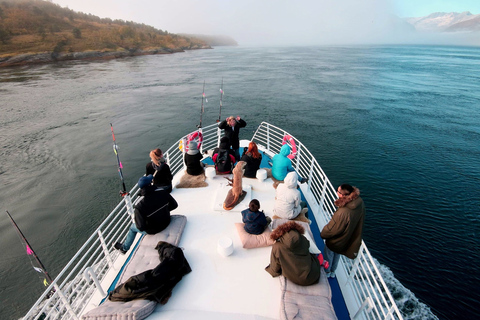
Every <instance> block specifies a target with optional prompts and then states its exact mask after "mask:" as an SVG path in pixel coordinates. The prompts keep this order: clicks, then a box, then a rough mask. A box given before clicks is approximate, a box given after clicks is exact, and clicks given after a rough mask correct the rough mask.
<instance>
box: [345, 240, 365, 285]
mask: <svg viewBox="0 0 480 320" xmlns="http://www.w3.org/2000/svg"><path fill="white" fill-rule="evenodd" d="M362 249H363V241H362V245H361V246H360V249H359V250H358V252H359V253H360V254H359V255H358V256H357V257H356V258H355V262H354V263H353V266H352V268H351V269H350V272H349V273H350V274H349V276H348V279H347V282H345V285H348V284H350V283H351V282H352V280H353V276H354V275H355V274H356V273H357V270H358V268H359V266H360V260H361V259H363V256H364V255H363V250H362Z"/></svg>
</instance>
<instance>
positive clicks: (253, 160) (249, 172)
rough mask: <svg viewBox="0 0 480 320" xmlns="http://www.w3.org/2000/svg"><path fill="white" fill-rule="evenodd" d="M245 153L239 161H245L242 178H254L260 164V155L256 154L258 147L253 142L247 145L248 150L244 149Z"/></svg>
mask: <svg viewBox="0 0 480 320" xmlns="http://www.w3.org/2000/svg"><path fill="white" fill-rule="evenodd" d="M245 149H246V150H245V152H244V153H243V155H242V159H241V161H245V163H246V164H245V167H243V169H244V170H245V172H244V173H243V176H244V177H246V178H256V177H257V170H258V169H260V163H261V162H262V155H261V154H260V152H258V147H257V144H256V143H255V142H253V141H252V142H250V143H249V144H248V149H247V148H245Z"/></svg>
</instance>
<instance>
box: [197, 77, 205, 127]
mask: <svg viewBox="0 0 480 320" xmlns="http://www.w3.org/2000/svg"><path fill="white" fill-rule="evenodd" d="M204 98H205V102H208V100H207V97H206V96H205V80H203V93H202V107H201V109H200V124H199V125H198V126H197V128H199V129H200V128H201V127H202V116H203V111H204V109H203V99H204Z"/></svg>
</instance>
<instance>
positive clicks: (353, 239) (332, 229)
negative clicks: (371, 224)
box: [320, 183, 365, 278]
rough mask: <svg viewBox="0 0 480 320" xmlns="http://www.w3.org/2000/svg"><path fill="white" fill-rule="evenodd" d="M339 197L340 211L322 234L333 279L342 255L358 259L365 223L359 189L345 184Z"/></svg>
mask: <svg viewBox="0 0 480 320" xmlns="http://www.w3.org/2000/svg"><path fill="white" fill-rule="evenodd" d="M337 195H338V199H337V200H335V206H337V207H338V209H337V211H335V213H334V214H333V216H332V219H331V220H330V222H328V223H327V224H326V225H325V226H324V227H323V229H322V232H321V233H320V236H321V237H322V239H325V249H324V253H323V254H324V258H325V260H327V261H328V262H329V263H330V266H329V268H327V269H326V270H325V271H326V272H327V276H329V277H331V278H334V277H335V270H336V268H337V265H338V260H339V259H340V255H344V256H347V257H348V258H350V259H355V258H356V257H357V255H358V251H359V250H360V245H361V244H362V231H363V224H364V221H365V204H364V203H363V200H362V198H360V190H358V188H356V187H353V186H351V185H349V184H346V183H345V184H342V185H341V186H339V187H338V189H337Z"/></svg>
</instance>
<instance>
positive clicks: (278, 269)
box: [265, 221, 320, 286]
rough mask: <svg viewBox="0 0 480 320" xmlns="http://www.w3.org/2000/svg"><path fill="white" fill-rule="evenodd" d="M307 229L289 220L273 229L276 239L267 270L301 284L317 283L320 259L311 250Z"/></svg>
mask: <svg viewBox="0 0 480 320" xmlns="http://www.w3.org/2000/svg"><path fill="white" fill-rule="evenodd" d="M304 233H305V229H304V228H303V227H302V226H301V225H299V224H298V223H295V221H289V222H287V223H284V224H282V225H280V226H278V227H277V228H276V229H275V230H273V232H272V234H271V235H270V237H271V238H272V239H273V240H275V243H274V244H273V247H272V253H271V255H270V264H269V265H268V266H267V267H266V268H265V270H266V271H267V272H268V273H270V274H271V275H272V277H278V276H280V275H283V276H284V277H285V278H287V279H288V280H290V281H292V282H293V283H296V284H298V285H301V286H308V285H312V284H314V283H317V282H318V280H319V279H320V261H319V260H318V258H317V257H316V255H314V254H311V253H310V251H309V248H310V243H309V241H308V240H307V238H305V237H304V236H303V234H304Z"/></svg>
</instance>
